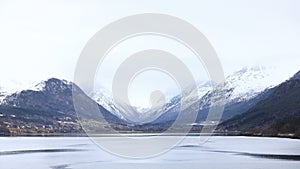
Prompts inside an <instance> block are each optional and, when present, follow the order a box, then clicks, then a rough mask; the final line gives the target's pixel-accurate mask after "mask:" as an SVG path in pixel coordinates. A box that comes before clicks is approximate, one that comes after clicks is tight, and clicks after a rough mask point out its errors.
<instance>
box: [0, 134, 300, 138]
mask: <svg viewBox="0 0 300 169" xmlns="http://www.w3.org/2000/svg"><path fill="white" fill-rule="evenodd" d="M119 134H121V135H126V136H127V137H130V136H131V135H132V136H134V137H136V136H139V137H149V136H158V135H160V134H161V133H155V132H153V133H141V132H138V133H129V132H120V133H119ZM119 134H93V135H87V134H85V133H51V134H48V133H47V134H39V133H38V134H28V133H24V134H18V135H0V138H1V137H91V136H92V137H119ZM161 136H226V137H231V136H245V137H258V138H288V139H300V137H296V136H292V135H262V134H244V133H234V132H228V133H213V134H210V133H208V134H205V133H201V134H199V133H189V134H184V133H165V134H164V135H161Z"/></svg>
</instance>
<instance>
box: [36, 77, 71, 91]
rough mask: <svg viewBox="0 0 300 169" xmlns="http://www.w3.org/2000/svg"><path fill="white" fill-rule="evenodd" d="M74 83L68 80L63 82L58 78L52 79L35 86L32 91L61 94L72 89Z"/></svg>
mask: <svg viewBox="0 0 300 169" xmlns="http://www.w3.org/2000/svg"><path fill="white" fill-rule="evenodd" d="M71 87H72V83H71V82H68V81H66V80H61V79H57V78H50V79H48V80H46V81H42V82H40V83H38V84H37V85H35V86H34V87H33V88H32V89H30V90H33V91H52V92H55V93H56V92H61V91H64V90H66V89H70V88H71Z"/></svg>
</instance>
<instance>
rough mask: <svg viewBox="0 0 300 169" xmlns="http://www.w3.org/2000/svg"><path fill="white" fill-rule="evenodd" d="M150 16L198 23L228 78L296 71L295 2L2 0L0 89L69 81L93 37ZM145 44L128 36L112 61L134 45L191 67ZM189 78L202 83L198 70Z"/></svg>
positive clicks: (299, 21) (299, 19)
mask: <svg viewBox="0 0 300 169" xmlns="http://www.w3.org/2000/svg"><path fill="white" fill-rule="evenodd" d="M149 12H151V13H163V14H169V15H173V16H176V17H179V18H182V19H184V20H186V21H188V22H189V23H191V24H193V25H194V26H196V27H197V28H198V29H199V30H200V31H201V32H202V33H204V35H205V36H206V37H207V38H208V39H209V41H210V42H211V43H212V45H213V46H214V48H215V50H216V51H217V53H218V56H219V58H220V60H221V62H222V65H223V68H224V72H225V74H226V75H228V74H231V73H232V72H234V71H237V70H239V69H241V68H242V67H245V66H252V65H257V64H259V65H263V66H271V67H275V68H276V69H277V70H278V74H282V76H284V77H285V78H287V77H289V76H291V75H292V74H293V73H295V72H296V71H298V70H300V48H299V47H300V2H299V1H297V0H248V1H247V0H243V1H241V0H235V1H233V0H227V1H222V0H220V1H209V0H208V1H199V0H194V1H180V0H177V1H175V0H164V1H155V0H152V1H141V0H132V1H129V0H119V1H117V0H109V1H108V0H107V1H96V0H95V1H91V0H81V1H79V0H48V1H46V0H36V1H32V0H27V1H22V0H20V1H16V0H6V1H5V0H0V60H1V65H0V86H4V87H6V88H17V87H18V86H19V87H23V88H24V86H30V85H33V84H36V83H38V82H39V81H41V80H45V79H48V78H50V77H57V78H64V79H67V80H70V81H72V79H73V73H74V69H75V65H76V62H77V58H78V57H79V55H80V52H81V50H82V49H83V47H84V45H85V44H86V42H87V41H88V40H89V39H90V38H91V37H92V36H93V35H94V34H95V32H97V31H98V30H100V29H101V28H102V27H103V26H105V25H107V24H109V23H111V22H113V21H115V20H117V19H120V18H122V17H124V16H129V15H133V14H139V13H149ZM147 38H149V39H147ZM152 38H153V37H152ZM150 39H151V37H145V38H144V39H133V40H132V41H131V42H130V43H127V45H126V44H123V47H122V45H121V46H120V47H119V48H118V49H116V52H115V53H116V54H115V56H116V55H118V53H119V54H122V57H124V56H125V57H126V55H125V54H126V53H128V54H129V53H130V52H132V51H134V50H136V49H137V48H139V49H141V50H142V49H144V48H153V47H157V48H162V49H168V50H172V51H170V52H176V51H174V50H175V49H178V51H177V54H179V55H180V58H182V59H183V60H185V61H186V62H187V64H189V65H190V67H191V70H197V68H198V67H197V64H196V66H195V62H194V61H193V60H192V59H190V58H191V57H193V56H191V55H188V52H185V51H186V49H184V48H182V47H181V48H180V47H178V48H177V47H175V46H176V45H178V44H173V46H172V42H169V41H168V40H165V41H164V40H161V41H159V42H160V43H154V42H157V41H156V40H150ZM154 39H155V38H154ZM146 40H148V42H149V43H147V44H141V43H140V42H147V41H146ZM163 42H166V43H163ZM137 44H139V45H137ZM170 44H171V45H170ZM124 46H125V47H124ZM131 47H132V48H131ZM122 49H126V50H123V51H122ZM181 54H183V55H181ZM111 56H112V57H113V54H111ZM118 56H119V55H118ZM118 61H120V59H112V60H111V62H110V61H109V59H108V61H107V62H108V63H114V62H116V63H117V62H118ZM193 64H194V65H193ZM200 69H201V68H200ZM102 71H103V72H106V73H103V74H102V75H101V71H99V77H96V79H99V81H101V82H102V83H103V84H102V85H103V86H104V87H107V88H109V84H110V80H111V77H112V75H110V74H113V72H114V71H113V70H110V69H105V66H104V65H103V70H102ZM194 72H196V71H194ZM199 72H201V71H199ZM147 76H148V77H149V74H148V75H145V77H147ZM195 77H196V78H200V80H201V78H202V76H201V73H199V74H198V75H197V73H196V74H195ZM274 77H275V76H274ZM139 79H143V78H139ZM144 79H145V78H144ZM140 81H143V80H140ZM147 84H148V83H147ZM172 85H173V86H174V84H172ZM161 87H162V88H164V87H163V86H161ZM165 88H166V86H165Z"/></svg>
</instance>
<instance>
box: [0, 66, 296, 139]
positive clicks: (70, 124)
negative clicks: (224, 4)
mask: <svg viewBox="0 0 300 169" xmlns="http://www.w3.org/2000/svg"><path fill="white" fill-rule="evenodd" d="M272 76H276V75H274V74H268V73H265V72H263V71H262V70H261V69H260V68H255V67H254V68H253V67H252V68H244V69H242V70H240V71H237V72H235V73H234V74H232V75H230V76H228V77H226V81H225V84H224V87H223V88H222V89H221V90H222V92H221V94H222V96H223V97H224V98H225V107H224V112H223V115H222V117H221V119H220V122H214V121H207V116H208V111H209V109H210V107H211V102H210V98H211V96H213V95H218V94H220V93H218V92H220V91H218V90H213V89H212V87H211V84H212V83H211V82H204V83H199V84H198V86H197V89H187V90H186V91H183V92H189V93H190V95H189V96H190V97H189V98H188V104H187V105H188V106H187V107H185V108H184V110H183V113H185V112H186V115H187V116H188V109H189V108H191V107H193V106H195V104H199V105H198V107H199V111H198V115H197V118H196V121H194V123H192V124H182V125H183V126H187V125H192V129H191V132H192V133H199V132H200V131H201V129H202V128H203V126H205V125H211V124H215V123H217V124H218V127H217V128H216V130H215V133H217V134H222V135H232V134H234V135H255V136H279V137H292V138H300V72H298V73H296V74H295V75H294V76H292V77H291V78H289V79H286V80H285V81H283V82H273V81H272V80H271V79H272ZM0 86H1V84H0ZM74 90H76V91H78V92H77V93H79V94H78V97H79V99H80V102H81V106H82V107H80V108H81V109H82V111H85V112H86V113H85V114H84V119H80V120H79V118H81V117H78V116H77V114H76V111H75V110H76V109H75V107H74V100H73V94H74V93H73V91H74ZM193 92H197V94H193ZM180 104H181V98H180V96H174V97H173V98H172V99H170V101H169V102H168V103H167V104H166V105H165V106H164V107H163V108H161V109H160V108H158V109H157V110H155V111H160V112H162V113H161V115H160V116H159V117H158V118H157V119H155V120H154V121H152V122H149V123H146V124H135V123H133V122H131V121H130V120H128V119H126V118H125V117H124V114H125V113H130V112H140V111H141V112H142V113H149V112H151V111H150V110H148V109H141V108H138V107H131V106H128V105H127V106H124V105H122V106H120V105H116V104H115V103H114V101H113V99H112V97H111V94H110V92H107V91H106V90H105V89H99V90H97V91H95V92H93V93H88V94H86V93H84V92H83V91H82V90H81V89H80V88H79V87H78V86H77V85H76V84H74V83H72V82H68V81H66V80H60V79H56V78H51V79H48V80H46V81H43V82H41V83H39V84H37V85H36V86H35V87H34V88H31V89H25V90H22V91H17V92H13V93H8V92H7V91H5V88H0V135H2V136H19V135H55V136H57V135H64V136H68V135H70V136H72V135H85V134H84V133H85V131H89V132H95V133H109V130H108V129H109V128H113V129H115V130H117V131H119V132H122V133H157V132H163V131H166V130H167V129H168V128H169V127H170V126H172V124H173V123H174V122H175V121H176V118H177V117H178V113H179V110H180ZM92 105H97V108H98V109H99V113H101V116H99V117H98V115H96V116H95V115H94V114H91V113H90V112H88V107H90V106H92ZM152 111H153V110H152ZM82 123H84V125H83V126H85V128H84V130H83V128H82ZM217 124H215V125H217ZM171 132H173V133H180V132H181V129H180V128H174V129H173V131H171Z"/></svg>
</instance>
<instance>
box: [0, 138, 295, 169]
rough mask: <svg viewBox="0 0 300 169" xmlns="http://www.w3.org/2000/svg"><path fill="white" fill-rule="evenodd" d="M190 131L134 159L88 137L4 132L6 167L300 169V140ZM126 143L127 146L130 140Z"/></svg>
mask: <svg viewBox="0 0 300 169" xmlns="http://www.w3.org/2000/svg"><path fill="white" fill-rule="evenodd" d="M198 139H199V138H198V137H193V136H189V137H187V138H186V139H185V140H184V141H183V142H182V143H180V144H179V145H177V146H176V147H174V148H173V149H172V150H171V151H169V152H167V153H165V154H162V155H159V156H156V157H154V158H148V159H141V160H133V159H124V158H121V157H116V156H114V155H112V154H110V153H108V152H106V151H103V150H102V149H101V148H99V147H98V146H97V145H95V144H94V143H93V142H92V141H90V139H89V138H86V137H0V168H1V169H109V168H110V169H144V168H145V169H148V168H149V169H177V168H178V169H194V168H195V169H201V168H203V169H219V168H222V169H283V168H284V169H299V168H300V140H293V139H284V138H257V137H211V138H210V139H209V140H208V141H207V142H206V143H205V144H202V145H199V144H198ZM124 146H126V145H124Z"/></svg>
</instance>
